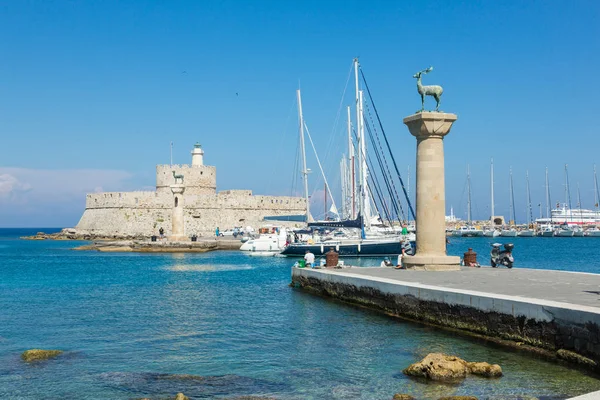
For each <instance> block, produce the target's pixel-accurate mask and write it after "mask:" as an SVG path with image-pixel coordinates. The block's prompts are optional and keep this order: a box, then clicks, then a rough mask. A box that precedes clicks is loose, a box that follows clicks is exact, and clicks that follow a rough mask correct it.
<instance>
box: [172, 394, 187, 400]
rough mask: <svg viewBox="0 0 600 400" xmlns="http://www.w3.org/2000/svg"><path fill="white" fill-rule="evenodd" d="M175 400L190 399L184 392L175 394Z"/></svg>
mask: <svg viewBox="0 0 600 400" xmlns="http://www.w3.org/2000/svg"><path fill="white" fill-rule="evenodd" d="M175 400H190V398H189V397H187V396H186V395H185V394H183V393H177V396H175Z"/></svg>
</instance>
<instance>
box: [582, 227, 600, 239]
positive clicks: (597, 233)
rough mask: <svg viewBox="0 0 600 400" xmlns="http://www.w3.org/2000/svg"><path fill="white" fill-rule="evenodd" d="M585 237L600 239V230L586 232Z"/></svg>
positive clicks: (593, 229)
mask: <svg viewBox="0 0 600 400" xmlns="http://www.w3.org/2000/svg"><path fill="white" fill-rule="evenodd" d="M585 236H589V237H600V229H598V228H592V229H588V230H587V231H585Z"/></svg>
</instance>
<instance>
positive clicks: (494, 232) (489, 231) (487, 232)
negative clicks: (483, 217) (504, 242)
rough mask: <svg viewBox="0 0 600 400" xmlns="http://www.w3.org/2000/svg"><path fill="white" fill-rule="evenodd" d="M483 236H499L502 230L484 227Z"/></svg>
mask: <svg viewBox="0 0 600 400" xmlns="http://www.w3.org/2000/svg"><path fill="white" fill-rule="evenodd" d="M483 236H485V237H497V236H500V231H499V230H498V229H484V230H483Z"/></svg>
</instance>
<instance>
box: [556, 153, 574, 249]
mask: <svg viewBox="0 0 600 400" xmlns="http://www.w3.org/2000/svg"><path fill="white" fill-rule="evenodd" d="M567 207H568V209H569V210H570V209H571V193H570V192H569V173H568V172H567V164H565V208H567ZM574 234H575V232H574V231H573V229H572V228H571V227H570V226H569V222H568V221H565V222H564V224H563V225H561V226H560V227H559V228H558V230H557V231H556V236H558V237H573V235H574Z"/></svg>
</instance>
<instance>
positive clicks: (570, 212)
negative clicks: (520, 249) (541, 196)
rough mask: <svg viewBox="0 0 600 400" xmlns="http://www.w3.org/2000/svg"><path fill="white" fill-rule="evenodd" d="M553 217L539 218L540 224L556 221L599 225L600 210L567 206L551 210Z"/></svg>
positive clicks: (556, 222) (569, 223) (560, 223)
mask: <svg viewBox="0 0 600 400" xmlns="http://www.w3.org/2000/svg"><path fill="white" fill-rule="evenodd" d="M551 214H552V218H538V219H536V222H537V223H539V224H547V223H554V224H558V225H562V224H568V225H597V224H600V211H593V210H585V209H570V208H568V207H567V206H564V205H563V207H562V208H557V209H554V210H552V211H551Z"/></svg>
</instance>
